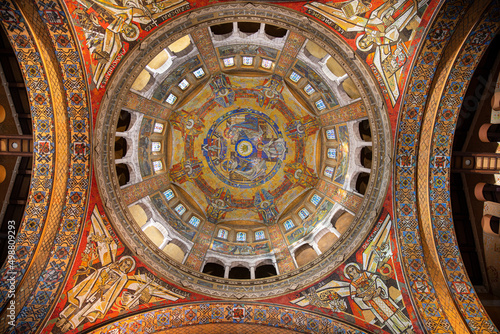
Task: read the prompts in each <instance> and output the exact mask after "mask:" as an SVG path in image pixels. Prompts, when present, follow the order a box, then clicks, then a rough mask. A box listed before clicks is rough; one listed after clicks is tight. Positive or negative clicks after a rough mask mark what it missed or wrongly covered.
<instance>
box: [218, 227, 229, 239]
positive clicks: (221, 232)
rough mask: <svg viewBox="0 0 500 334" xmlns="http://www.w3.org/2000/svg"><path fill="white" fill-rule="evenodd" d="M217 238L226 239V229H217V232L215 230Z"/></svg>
mask: <svg viewBox="0 0 500 334" xmlns="http://www.w3.org/2000/svg"><path fill="white" fill-rule="evenodd" d="M217 238H221V239H227V231H226V230H224V229H223V228H221V229H219V232H217Z"/></svg>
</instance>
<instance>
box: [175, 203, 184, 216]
mask: <svg viewBox="0 0 500 334" xmlns="http://www.w3.org/2000/svg"><path fill="white" fill-rule="evenodd" d="M174 210H175V212H177V213H178V214H179V216H182V214H183V213H184V212H186V208H185V207H184V205H182V204H178V205H177V206H176V207H175V209H174Z"/></svg>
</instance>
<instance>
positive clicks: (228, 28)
mask: <svg viewBox="0 0 500 334" xmlns="http://www.w3.org/2000/svg"><path fill="white" fill-rule="evenodd" d="M210 31H211V32H212V34H214V35H216V36H223V35H228V34H231V33H232V32H233V23H222V24H216V25H213V26H210Z"/></svg>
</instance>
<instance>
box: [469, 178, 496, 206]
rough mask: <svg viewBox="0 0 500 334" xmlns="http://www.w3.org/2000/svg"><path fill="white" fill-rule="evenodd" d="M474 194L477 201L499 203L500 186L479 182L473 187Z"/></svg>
mask: <svg viewBox="0 0 500 334" xmlns="http://www.w3.org/2000/svg"><path fill="white" fill-rule="evenodd" d="M474 195H475V196H476V198H477V199H478V200H479V201H483V202H485V201H490V202H496V203H500V186H497V185H494V184H489V183H484V182H480V183H478V184H476V187H475V188H474Z"/></svg>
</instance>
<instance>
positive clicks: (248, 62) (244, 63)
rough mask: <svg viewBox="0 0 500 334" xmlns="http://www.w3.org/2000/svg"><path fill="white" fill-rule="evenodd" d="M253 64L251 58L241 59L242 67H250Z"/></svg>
mask: <svg viewBox="0 0 500 334" xmlns="http://www.w3.org/2000/svg"><path fill="white" fill-rule="evenodd" d="M252 64H253V57H243V65H246V66H250V65H252Z"/></svg>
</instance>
